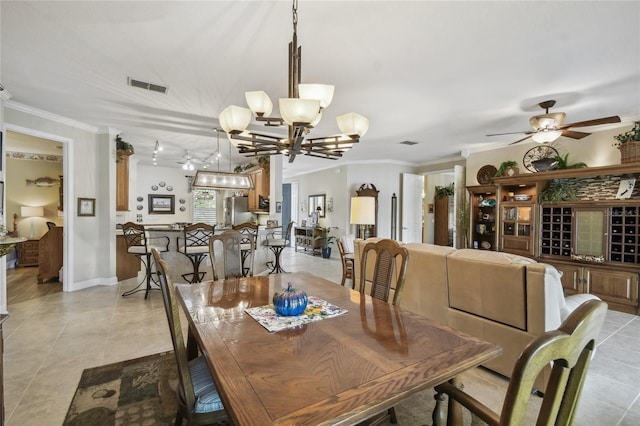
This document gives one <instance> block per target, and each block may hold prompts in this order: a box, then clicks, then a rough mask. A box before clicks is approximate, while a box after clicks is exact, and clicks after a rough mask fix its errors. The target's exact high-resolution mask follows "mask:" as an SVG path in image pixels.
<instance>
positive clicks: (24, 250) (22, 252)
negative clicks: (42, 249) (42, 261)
mask: <svg viewBox="0 0 640 426" xmlns="http://www.w3.org/2000/svg"><path fill="white" fill-rule="evenodd" d="M39 244H40V240H39V239H37V238H29V239H28V240H27V241H25V242H23V243H19V244H18V246H17V250H16V251H17V254H18V266H38V256H39V255H40V253H39V248H38V246H39Z"/></svg>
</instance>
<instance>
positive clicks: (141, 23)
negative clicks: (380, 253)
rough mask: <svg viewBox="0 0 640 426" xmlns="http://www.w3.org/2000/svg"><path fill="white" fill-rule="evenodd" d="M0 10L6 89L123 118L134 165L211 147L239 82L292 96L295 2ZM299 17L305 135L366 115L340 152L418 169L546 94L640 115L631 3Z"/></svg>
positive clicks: (451, 4)
mask: <svg viewBox="0 0 640 426" xmlns="http://www.w3.org/2000/svg"><path fill="white" fill-rule="evenodd" d="M0 13H1V25H2V27H1V37H2V39H1V42H2V44H1V52H0V59H1V61H2V62H1V69H0V72H1V74H0V75H1V81H2V84H3V85H4V86H5V88H6V90H7V91H8V92H9V93H10V94H11V96H12V97H11V101H15V102H18V103H22V104H26V105H28V106H31V107H35V108H38V109H42V110H45V111H48V112H52V113H55V114H58V115H61V116H64V117H68V118H72V119H75V120H78V121H80V122H83V123H87V124H90V125H93V126H98V127H101V128H104V127H112V128H115V129H118V130H119V131H120V132H121V135H122V137H123V139H125V140H126V141H128V142H130V143H132V144H133V145H134V146H135V149H136V153H137V154H138V157H140V159H141V162H142V163H143V164H144V163H147V164H151V157H152V150H153V146H154V144H155V141H156V140H158V141H160V143H161V144H162V145H163V146H164V147H165V150H164V151H163V152H161V153H160V156H159V162H160V165H162V166H176V167H178V164H177V162H178V161H181V156H182V155H183V154H184V150H185V149H188V150H189V151H190V152H191V153H192V154H193V155H194V157H196V158H204V157H207V156H208V155H209V154H211V153H213V152H214V151H215V149H216V139H215V132H214V131H213V130H212V129H213V128H215V127H217V126H218V123H217V116H218V114H219V113H220V111H222V110H223V109H224V108H225V107H226V106H227V105H229V104H232V103H233V104H236V105H240V106H244V105H245V102H244V92H245V91H248V90H260V89H262V90H265V91H266V92H267V93H269V94H270V96H271V98H272V99H273V100H274V101H275V102H274V103H276V104H277V98H279V97H285V95H286V90H287V89H286V83H287V44H288V42H289V41H290V39H291V32H292V24H291V19H292V18H291V3H290V2H289V1H253V2H248V1H208V2H184V1H170V2H159V1H158V2H155V1H154V2H148V1H141V2H134V1H111V2H57V1H47V2H31V1H29V2H27V1H16V2H13V1H6V0H3V1H2V2H0ZM298 16H299V23H298V39H299V43H300V45H301V46H302V48H303V57H302V58H303V60H302V80H303V82H317V83H327V84H335V86H336V94H335V96H334V101H333V103H332V104H331V106H329V108H327V110H326V111H325V113H324V117H323V121H322V122H321V124H320V125H319V126H318V127H317V128H316V129H315V130H314V131H313V135H314V136H324V135H331V134H335V133H337V132H338V130H337V126H336V125H335V117H336V116H337V115H340V114H344V113H346V112H349V111H355V112H358V113H360V114H362V115H364V116H366V117H368V118H369V119H370V121H371V126H370V129H369V132H368V133H367V134H366V135H365V136H364V138H363V139H362V141H361V143H360V144H359V145H356V146H355V147H354V148H353V149H352V150H351V151H350V152H348V153H347V154H346V155H345V158H344V160H340V161H360V160H379V159H385V160H397V161H404V162H409V163H412V164H416V165H421V164H428V163H437V162H441V161H444V160H447V159H451V158H460V155H461V153H463V154H464V153H466V152H468V151H474V150H483V149H487V148H488V147H499V146H506V145H507V144H508V143H510V142H512V141H514V140H516V139H518V138H519V136H518V135H508V136H502V137H487V136H485V135H486V134H488V133H499V132H516V131H525V130H528V129H530V127H529V124H528V119H529V117H530V116H532V115H535V114H538V113H541V112H542V110H540V108H539V107H538V106H537V103H538V102H540V101H542V100H546V99H556V100H557V104H556V108H554V109H553V110H552V111H564V112H565V113H566V114H567V118H566V122H576V121H582V120H588V119H593V118H600V117H604V116H610V115H619V116H620V117H621V118H622V120H623V122H624V123H623V124H626V125H629V124H630V123H631V121H632V120H634V119H640V2H638V1H623V2H614V1H589V2H567V1H536V2H522V1H511V2H485V1H471V2H459V1H441V2H433V1H412V2H400V1H350V2H344V1H304V0H301V1H300V4H299V7H298ZM127 77H133V78H135V79H139V80H143V81H148V82H151V83H155V84H160V85H164V86H168V87H169V92H168V94H167V95H163V94H158V93H153V92H148V91H144V90H142V89H138V88H132V87H129V86H127ZM603 127H604V126H603ZM253 129H254V130H260V131H262V132H273V131H271V130H269V129H265V128H263V127H258V126H257V125H256V126H255V127H254V128H253ZM577 130H586V131H590V130H597V129H593V128H592V129H588V128H584V129H577ZM275 132H277V129H276V130H275ZM405 140H410V141H416V142H419V144H418V145H415V146H405V145H398V143H399V142H401V141H405ZM583 141H584V143H585V145H586V146H587V147H588V143H589V138H585V139H583ZM221 145H222V152H223V154H224V155H225V156H224V157H223V161H222V162H221V163H220V169H221V170H227V169H229V168H230V167H233V166H230V165H229V164H228V153H229V152H231V163H232V164H236V163H239V162H246V161H248V160H247V159H245V158H244V157H241V156H239V155H238V154H237V152H235V150H234V149H233V147H231V149H229V144H228V143H227V141H226V137H225V136H224V135H222V137H221ZM336 164H337V163H336V162H333V161H329V160H320V159H314V158H310V157H302V156H301V157H297V158H296V161H295V162H294V163H293V164H288V163H286V160H285V175H291V174H294V173H296V172H298V171H304V170H311V169H315V168H320V167H327V166H333V165H336Z"/></svg>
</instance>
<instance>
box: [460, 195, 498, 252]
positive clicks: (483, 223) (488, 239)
mask: <svg viewBox="0 0 640 426" xmlns="http://www.w3.org/2000/svg"><path fill="white" fill-rule="evenodd" d="M467 189H468V190H469V216H470V229H469V233H470V236H471V238H470V239H469V244H470V246H471V247H473V248H476V249H479V250H497V249H498V240H497V235H498V232H497V229H496V226H497V223H498V220H497V217H496V211H497V210H496V209H497V200H496V196H497V188H496V187H495V186H493V185H478V186H470V187H468V188H467Z"/></svg>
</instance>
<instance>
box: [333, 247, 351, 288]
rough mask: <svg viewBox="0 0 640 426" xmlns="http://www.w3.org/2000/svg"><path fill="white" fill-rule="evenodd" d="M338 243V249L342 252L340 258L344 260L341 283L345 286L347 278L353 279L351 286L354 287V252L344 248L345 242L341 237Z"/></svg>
mask: <svg viewBox="0 0 640 426" xmlns="http://www.w3.org/2000/svg"><path fill="white" fill-rule="evenodd" d="M336 244H337V245H338V251H339V252H340V260H341V262H342V281H341V282H340V284H341V285H342V286H343V287H344V285H345V283H346V281H347V279H350V280H351V286H352V287H353V268H354V267H355V259H354V258H353V253H347V252H346V250H345V248H344V243H343V242H342V239H341V238H338V240H337V241H336Z"/></svg>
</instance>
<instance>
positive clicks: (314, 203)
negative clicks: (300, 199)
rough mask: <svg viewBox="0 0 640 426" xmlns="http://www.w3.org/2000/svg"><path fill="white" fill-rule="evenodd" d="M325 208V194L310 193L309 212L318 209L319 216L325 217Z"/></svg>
mask: <svg viewBox="0 0 640 426" xmlns="http://www.w3.org/2000/svg"><path fill="white" fill-rule="evenodd" d="M318 207H320V210H319V211H318ZM325 208H326V207H325V194H317V195H309V214H311V213H313V212H315V211H317V212H318V217H325V216H324V213H325Z"/></svg>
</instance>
